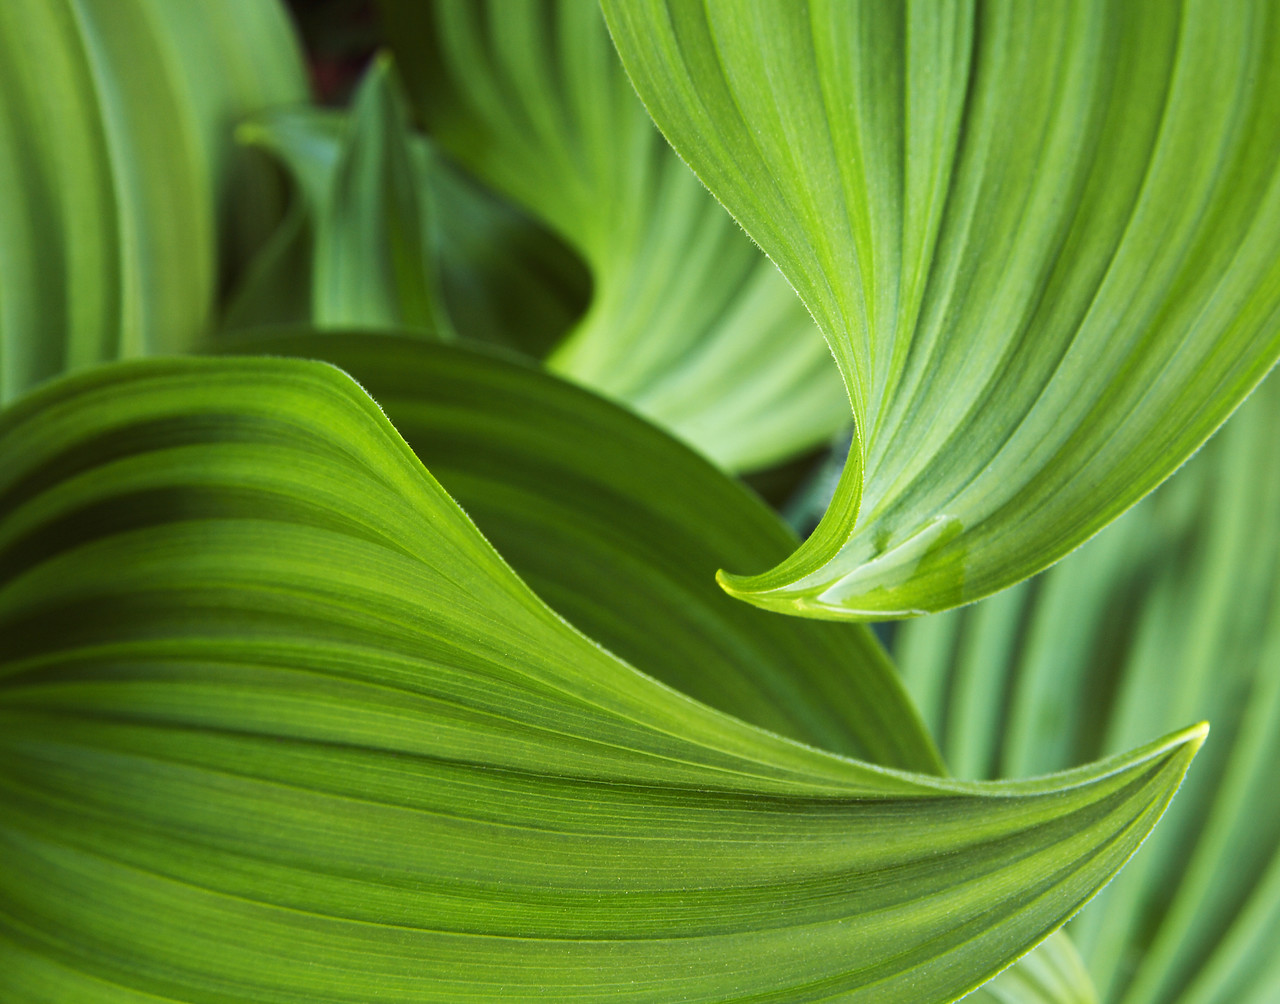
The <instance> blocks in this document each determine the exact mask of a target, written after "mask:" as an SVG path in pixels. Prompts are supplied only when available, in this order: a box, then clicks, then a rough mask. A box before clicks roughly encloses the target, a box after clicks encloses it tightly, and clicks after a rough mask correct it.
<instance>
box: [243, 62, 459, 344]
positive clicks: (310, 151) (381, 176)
mask: <svg viewBox="0 0 1280 1004" xmlns="http://www.w3.org/2000/svg"><path fill="white" fill-rule="evenodd" d="M269 114H270V113H269ZM294 114H297V113H294ZM302 114H304V115H305V114H306V113H305V112H303V113H302ZM290 115H291V112H290V111H289V110H283V111H280V112H278V113H274V117H284V125H283V135H282V136H280V135H278V134H279V133H281V132H282V129H281V127H279V126H277V127H276V128H273V127H272V123H273V121H274V118H273V117H267V118H266V120H265V123H263V124H259V122H250V123H248V124H247V125H245V126H242V127H241V128H240V130H239V135H240V138H241V140H242V141H247V142H250V143H258V144H262V145H264V146H269V147H272V148H274V149H275V150H276V151H279V152H281V153H284V154H285V155H286V157H287V160H286V162H287V163H288V165H289V167H290V168H291V169H292V171H293V175H294V178H295V179H296V180H297V182H298V184H299V189H300V195H301V197H302V199H303V200H304V201H305V205H306V207H307V219H308V221H309V223H310V225H311V228H312V231H313V234H314V240H313V250H312V257H311V275H310V282H309V283H308V286H309V289H310V304H309V307H310V309H309V311H308V319H310V320H313V321H314V322H315V323H316V324H317V325H319V326H324V327H335V326H342V325H350V324H363V325H367V326H369V327H395V328H400V329H411V330H413V331H415V332H416V333H418V334H421V335H423V336H425V337H434V338H441V339H448V338H451V337H453V328H452V325H451V323H450V321H449V318H448V314H447V311H446V310H445V307H444V302H443V300H444V298H443V292H442V289H441V276H440V271H439V268H438V265H437V257H436V255H435V253H434V246H435V244H436V243H438V241H437V238H436V228H437V223H436V215H437V213H436V210H435V207H434V206H433V204H432V198H431V196H432V191H431V188H430V187H429V186H426V185H422V184H421V183H420V182H421V175H422V166H423V165H422V164H421V163H420V159H421V157H420V151H415V150H414V149H413V148H412V146H411V133H410V127H409V120H408V109H407V108H406V106H405V104H404V99H403V97H402V96H401V93H400V90H399V87H398V86H397V84H396V81H395V78H394V71H393V69H392V67H391V63H390V60H389V59H388V58H387V57H385V56H383V57H379V58H377V59H376V60H375V61H374V63H373V65H372V66H371V67H370V69H369V71H368V72H367V73H366V74H365V76H364V78H363V80H362V81H361V84H360V87H359V88H358V89H357V91H356V94H355V98H354V101H353V104H352V110H351V114H350V115H349V116H343V117H341V118H339V117H337V116H325V117H322V118H321V119H319V121H318V122H317V123H316V124H315V125H318V126H319V127H320V128H319V129H317V128H315V126H312V128H310V129H297V128H293V129H290V128H289V126H290V125H293V119H292V118H291V117H290ZM290 140H292V141H293V142H290ZM301 205H302V203H300V206H301ZM297 213H298V210H297V209H295V214H297ZM300 233H301V230H300V228H299V225H298V217H297V215H295V216H294V217H292V218H290V219H289V220H286V221H285V223H284V227H283V233H282V236H281V238H279V239H281V240H284V241H287V242H288V243H289V244H292V243H293V242H294V239H295V237H297V236H299V235H300ZM265 253H266V255H267V256H268V257H269V258H274V257H276V256H278V255H280V254H281V253H282V252H281V249H279V248H276V247H270V248H267V249H266V251H265ZM258 268H259V271H262V269H263V268H264V266H261V265H260V266H259V267H258ZM255 278H256V277H255ZM282 285H283V283H282ZM287 292H290V293H293V295H296V292H295V291H293V290H287ZM243 309H244V308H241V310H242V311H243Z"/></svg>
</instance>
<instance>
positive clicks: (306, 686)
mask: <svg viewBox="0 0 1280 1004" xmlns="http://www.w3.org/2000/svg"><path fill="white" fill-rule="evenodd" d="M0 451H3V454H4V455H5V456H6V457H8V458H11V462H10V463H8V464H6V465H5V467H4V469H3V471H0V568H2V569H3V572H2V573H0V574H2V576H3V577H2V579H0V582H2V584H0V681H2V682H0V718H2V719H3V727H0V803H2V805H3V812H0V842H3V845H4V852H5V860H6V868H5V869H4V870H3V871H0V918H2V919H3V926H2V927H0V931H2V932H3V938H2V940H0V945H3V953H4V961H5V965H4V966H3V967H2V968H0V988H2V989H3V990H4V993H5V996H6V998H7V999H10V1000H18V1001H26V1000H40V999H45V1000H47V999H59V1000H66V999H95V1000H104V1001H140V1000H144V999H155V998H156V997H160V998H169V999H178V1000H214V999H217V1000H220V1001H224V1002H229V1001H254V1002H264V1001H297V1000H309V1001H352V1002H354V1001H360V1000H369V999H378V1000H386V1001H414V1002H423V1001H432V1000H440V1001H455V1000H458V999H463V998H467V999H474V1000H512V999H536V998H542V999H550V1000H563V999H565V998H566V997H568V996H572V997H575V998H577V999H581V1000H650V1001H668V1000H672V999H684V1000H707V1001H712V1000H724V999H726V998H737V999H750V998H752V997H754V998H756V999H763V997H765V996H769V997H773V998H775V999H789V1000H803V999H810V1000H817V999H824V998H826V999H832V998H836V997H844V998H845V999H850V1000H865V1001H905V1000H911V1001H922V1000H924V1001H934V1000H936V1001H945V1000H951V999H953V998H955V997H957V996H959V995H960V994H961V993H963V992H964V991H966V990H968V989H970V988H972V987H973V986H976V985H977V984H978V983H980V982H982V981H983V980H984V979H985V978H986V977H987V976H989V975H991V974H992V973H993V972H995V971H996V970H997V969H999V968H1001V967H1002V966H1003V965H1005V964H1007V963H1008V962H1010V961H1012V959H1013V958H1015V957H1016V956H1017V955H1019V954H1020V953H1021V952H1022V951H1025V950H1026V949H1027V948H1028V947H1030V945H1031V944H1033V943H1034V942H1036V941H1038V940H1040V939H1041V938H1043V937H1044V936H1045V935H1046V934H1047V933H1048V932H1050V931H1051V930H1053V929H1054V928H1055V927H1056V926H1057V925H1058V924H1060V923H1061V922H1062V921H1063V920H1064V919H1065V918H1066V917H1067V916H1069V915H1070V914H1071V913H1072V912H1073V911H1074V910H1075V909H1077V908H1078V907H1079V905H1080V904H1081V903H1082V902H1083V901H1084V900H1085V899H1087V898H1088V897H1089V896H1090V895H1091V894H1092V893H1093V892H1095V891H1096V890H1097V889H1098V888H1099V886H1100V885H1101V884H1102V883H1103V882H1105V881H1106V880H1107V879H1108V878H1109V877H1110V876H1111V875H1112V874H1113V873H1114V872H1115V870H1116V869H1117V868H1118V867H1119V866H1120V865H1121V864H1122V863H1123V861H1124V860H1125V859H1126V858H1127V857H1128V856H1129V855H1130V854H1131V853H1132V852H1133V850H1134V849H1135V848H1136V847H1137V845H1138V844H1139V843H1140V841H1141V840H1142V838H1143V837H1144V836H1145V834H1146V833H1147V831H1148V830H1149V829H1150V828H1151V826H1152V825H1153V824H1154V822H1155V820H1156V818H1157V817H1158V816H1159V815H1160V813H1161V812H1162V810H1163V808H1164V806H1165V804H1166V803H1167V801H1168V799H1169V798H1170V796H1171V795H1172V793H1173V790H1174V788H1175V787H1176V786H1177V784H1178V782H1179V780H1180V778H1181V776H1182V774H1183V772H1184V771H1185V769H1186V766H1187V764H1188V762H1189V760H1190V758H1191V756H1192V755H1193V754H1194V752H1195V750H1196V748H1197V747H1198V746H1199V744H1200V742H1201V740H1202V738H1203V734H1204V730H1203V727H1197V728H1194V729H1191V730H1187V731H1184V732H1182V733H1179V734H1176V735H1173V736H1170V737H1168V738H1167V739H1164V740H1161V741H1159V742H1156V743H1153V744H1150V745H1148V746H1146V747H1144V748H1142V749H1140V750H1137V751H1135V752H1134V753H1132V754H1128V755H1126V756H1123V757H1119V758H1113V759H1111V760H1108V761H1105V762H1103V763H1100V764H1096V765H1094V766H1092V767H1089V768H1086V769H1082V770H1077V771H1073V772H1067V773H1064V774H1059V775H1055V776H1052V777H1047V778H1041V779H1036V780H1031V781H1021V782H1003V783H965V782H956V781H948V780H944V779H939V778H936V777H931V776H928V775H920V774H908V773H903V772H898V771H892V770H888V769H884V768H877V767H874V766H871V765H869V764H865V763H861V762H858V761H854V760H849V759H846V758H843V757H840V756H837V755H835V754H831V753H825V752H822V751H819V750H817V749H815V748H812V747H808V746H804V745H801V744H798V743H796V742H794V741H791V740H788V739H785V738H783V737H780V736H777V735H774V734H772V733H769V732H765V731H762V730H760V729H758V728H756V727H754V726H751V725H748V724H746V723H744V722H742V721H740V720H738V719H735V718H732V717H729V716H727V715H724V714H723V713H721V712H718V711H715V710H713V709H711V708H709V707H707V706H705V705H702V704H699V703H697V702H695V701H693V700H691V699H689V698H687V697H685V696H684V695H682V694H680V693H679V692H678V691H675V690H673V689H670V688H668V687H666V686H665V685H663V684H661V683H659V682H657V681H655V680H653V679H652V678H650V677H648V676H645V675H642V674H641V673H639V672H637V671H636V670H635V669H633V668H632V667H631V666H629V665H628V664H627V663H625V662H623V661H621V660H620V659H619V658H617V657H616V656H614V655H612V654H611V653H609V652H608V651H607V650H605V649H603V648H601V647H600V646H599V645H597V644H594V643H593V642H591V641H590V640H589V639H588V638H586V637H585V636H584V635H582V634H580V633H579V632H577V631H576V630H574V629H573V628H572V627H570V626H569V624H568V623H567V622H565V621H564V620H563V619H561V618H560V617H559V616H557V615H556V614H555V613H554V612H553V611H552V610H551V609H550V608H548V607H547V606H545V605H544V604H543V603H542V601H541V600H539V599H538V597H537V596H536V595H535V594H534V593H533V592H531V591H530V590H529V588H528V587H527V586H526V585H525V584H524V583H523V582H522V581H521V580H520V579H519V578H518V577H517V576H516V575H515V574H514V573H513V572H512V571H511V570H510V569H509V568H508V566H506V564H505V563H504V562H503V561H502V560H501V558H499V557H498V555H497V553H496V552H495V551H494V550H493V549H492V548H491V547H490V546H489V544H488V543H487V542H486V541H485V540H484V538H483V537H481V536H480V534H479V533H478V532H477V530H476V529H475V526H474V525H473V524H472V523H471V522H470V520H468V519H467V517H466V516H465V515H464V514H463V512H462V511H461V510H460V509H459V508H458V507H457V505H456V503H454V501H453V500H452V499H451V498H450V497H449V496H448V495H447V494H446V493H445V492H444V490H443V489H442V488H441V487H440V485H439V484H438V483H437V482H436V481H435V479H434V478H432V477H431V475H430V474H428V473H427V471H426V469H425V468H423V467H422V465H421V464H420V462H419V461H418V459H417V458H416V457H415V456H414V454H413V453H412V451H411V450H410V449H409V448H408V446H407V445H406V444H405V442H404V441H403V440H402V439H401V438H400V437H399V436H398V435H397V434H396V432H395V430H394V429H393V428H392V427H391V425H390V424H389V423H388V422H387V420H386V419H385V417H384V416H383V415H382V413H381V412H380V411H379V409H378V408H377V406H376V405H375V404H374V403H373V402H372V400H371V399H369V398H368V397H367V396H366V395H365V394H364V393H363V392H362V391H361V390H360V389H359V388H358V387H357V386H356V385H355V384H354V383H353V382H352V381H351V380H350V379H349V378H348V377H346V376H344V375H343V374H341V373H340V372H339V371H338V370H336V369H334V368H332V367H330V366H327V365H324V364H319V363H310V362H304V361H298V360H280V359H276V360H234V359H219V360H201V359H187V360H175V361H160V360H151V361H143V362H138V363H126V364H120V365H117V366H115V367H110V368H107V369H102V370H98V371H94V372H91V373H87V374H84V375H81V376H77V377H72V378H69V379H66V380H63V381H60V382H58V383H57V384H55V385H52V386H50V387H48V388H46V389H44V390H42V391H39V392H37V393H36V394H34V395H31V396H28V397H27V398H25V399H24V400H23V401H22V402H20V403H19V404H18V405H16V406H14V407H11V408H10V409H9V410H8V411H6V412H5V413H4V414H3V416H0Z"/></svg>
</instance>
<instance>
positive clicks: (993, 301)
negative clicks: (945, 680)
mask: <svg viewBox="0 0 1280 1004" xmlns="http://www.w3.org/2000/svg"><path fill="white" fill-rule="evenodd" d="M604 9H605V12H606V17H607V19H608V22H609V25H610V29H611V31H612V34H613V38H614V41H615V42H616V43H617V45H618V48H619V51H620V53H621V56H622V60H623V62H624V64H625V65H626V67H627V69H628V71H629V72H630V74H631V77H632V79H633V81H634V82H635V84H636V88H637V90H638V91H639V93H640V96H641V97H642V99H643V100H644V101H645V103H646V106H647V107H648V109H649V111H650V112H651V114H652V115H653V117H654V119H655V120H656V121H657V123H658V125H659V126H660V127H661V128H662V130H663V131H664V133H665V134H666V136H667V137H668V138H669V139H670V140H671V142H672V143H673V145H674V146H675V148H676V149H677V150H678V151H679V152H680V154H681V155H682V156H683V157H684V158H685V159H686V160H687V161H688V162H689V164H690V165H691V166H692V167H693V168H694V170H695V171H697V172H698V174H699V176H700V177H701V178H702V179H703V180H704V181H705V182H706V184H707V186H708V187H709V188H710V189H711V191H712V192H714V193H715V195H716V196H717V197H718V198H719V199H720V200H721V201H722V202H723V203H724V204H725V205H726V206H727V207H728V209H729V210H730V211H731V212H732V213H733V214H734V215H735V217H736V218H737V219H738V220H739V221H740V222H741V223H742V225H743V226H744V228H745V229H746V230H747V232H748V233H749V234H751V236H752V237H753V238H754V239H755V240H756V241H757V242H758V243H759V244H760V246H761V247H762V248H763V249H764V251H765V252H766V253H767V254H768V255H769V256H770V257H771V258H772V259H773V260H774V261H775V262H776V263H777V265H778V266H779V268H780V269H781V270H782V272H783V274H784V275H785V276H786V277H787V278H788V280H789V281H790V282H791V283H792V285H794V286H795V288H796V289H797V290H798V292H799V293H800V296H801V298H802V299H803V300H804V302H805V304H806V306H807V307H808V308H809V310H810V311H811V312H812V313H813V315H814V317H815V319H816V320H817V322H818V324H819V326H820V327H821V329H822V331H823V333H824V335H825V336H826V338H827V340H828V342H829V344H830V346H831V349H832V351H833V353H834V354H835V357H836V360H837V362H838V364H839V367H840V371H841V373H842V375H843V377H844V380H845V383H846V385H847V386H848V389H849V394H850V398H851V400H852V402H853V411H854V416H855V419H856V423H857V428H858V432H859V436H858V439H857V443H856V448H855V449H854V450H853V451H851V454H850V460H849V463H848V466H847V467H846V469H845V473H844V477H843V479H842V482H841V485H840V488H839V491H838V492H837V494H836V497H835V499H834V501H833V503H832V506H831V508H830V509H829V511H828V513H827V516H826V518H825V519H824V520H823V522H822V524H821V525H820V526H819V528H818V530H817V531H816V532H815V533H814V534H813V535H812V536H811V537H810V538H809V539H808V540H807V541H806V543H805V545H804V546H803V547H802V548H801V549H800V550H799V551H797V552H796V553H795V554H794V555H793V556H792V557H791V558H790V559H789V560H787V561H786V562H783V563H782V564H780V565H778V566H776V567H774V568H773V569H772V570H769V571H767V572H763V573H761V574H758V575H751V576H744V575H739V574H726V575H725V576H724V577H723V582H724V584H725V587H726V588H727V589H729V590H730V591H731V592H732V593H734V595H737V596H739V597H741V598H743V599H745V600H748V601H750V602H753V603H758V604H761V605H764V606H768V607H771V608H776V609H780V610H786V611H790V612H795V613H803V614H809V615H812V616H820V617H853V618H869V619H876V618H887V617H901V616H909V615H912V614H917V613H921V612H927V611H934V610H941V609H945V608H948V607H952V606H956V605H958V604H961V603H965V602H968V601H970V600H973V599H976V598H978V597H981V596H984V595H987V594H989V593H993V592H995V591H997V590H999V589H1002V588H1004V587H1005V586H1008V585H1010V584H1012V583H1015V582H1017V581H1019V580H1021V579H1023V578H1026V577H1027V576H1029V575H1031V574H1033V573H1034V572H1036V571H1039V570H1040V569H1042V568H1044V567H1046V566H1047V565H1049V564H1051V563H1052V562H1054V561H1056V560H1057V559H1059V558H1061V557H1062V556H1063V555H1064V554H1066V553H1068V552H1069V551H1071V550H1072V549H1073V548H1075V547H1076V546H1078V545H1079V544H1080V543H1082V542H1083V541H1084V540H1086V539H1088V538H1089V537H1090V536H1091V535H1093V534H1094V533H1095V532H1097V531H1098V530H1099V529H1100V528H1101V527H1102V526H1104V525H1105V524H1106V523H1107V522H1109V521H1110V520H1112V519H1114V518H1115V517H1116V516H1118V515H1119V514H1120V513H1121V512H1123V511H1124V510H1125V509H1126V508H1128V507H1129V506H1130V505H1132V504H1133V503H1134V502H1136V501H1137V500H1138V499H1139V498H1140V497H1141V496H1142V495H1144V494H1145V493H1146V492H1148V491H1150V490H1151V489H1152V488H1154V487H1155V486H1156V485H1157V484H1158V483H1159V482H1160V481H1161V480H1162V479H1163V478H1165V477H1166V476H1167V475H1169V474H1170V473H1171V472H1172V471H1173V470H1175V469H1176V468H1177V467H1178V465H1179V464H1181V463H1182V462H1183V461H1184V460H1185V459H1186V458H1187V457H1188V456H1189V455H1190V454H1191V453H1192V452H1193V451H1194V450H1195V449H1196V448H1197V447H1198V446H1199V445H1200V444H1201V443H1202V442H1204V440H1205V439H1206V438H1207V437H1208V436H1209V435H1210V434H1211V433H1212V432H1213V430H1214V429H1215V428H1216V427H1217V426H1218V425H1219V424H1220V423H1221V422H1222V421H1223V420H1224V419H1225V418H1226V416H1227V415H1228V414H1230V412H1231V410H1232V409H1233V408H1234V407H1235V406H1236V405H1237V404H1238V403H1239V402H1240V401H1241V400H1242V399H1243V398H1244V396H1245V395H1246V394H1247V393H1248V392H1249V391H1250V390H1251V389H1252V388H1253V387H1254V386H1255V385H1256V384H1257V382H1258V381H1259V380H1260V379H1261V378H1262V377H1263V375H1264V374H1265V373H1266V372H1267V370H1268V368H1269V367H1270V366H1271V365H1272V363H1273V362H1274V361H1275V359H1276V357H1277V354H1278V353H1280V323H1277V322H1278V318H1280V171H1278V170H1277V166H1278V164H1280V144H1277V142H1276V137H1277V136H1278V135H1280V59H1278V58H1277V54H1280V17H1278V16H1277V12H1276V10H1275V8H1274V6H1273V5H1271V4H1269V3H1267V2H1265V0H1258V2H1251V0H1233V2H1231V3H1226V4H1222V3H1217V2H1213V0H1187V2H1183V3H1176V4H1146V5H1125V4H1112V3H1106V2H1088V3H1077V4H1069V5H1054V4H1024V3H1017V2H1007V3H994V4H984V5H975V4H965V3H957V4H949V5H938V4H933V3H903V4H883V3H875V2H867V3H852V2H832V0H814V2H811V3H804V4H801V3H794V2H792V0H717V2H714V3H705V4H697V3H680V2H674V0H604ZM732 571H733V572H750V571H753V570H752V569H748V568H742V569H734V570H732Z"/></svg>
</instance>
